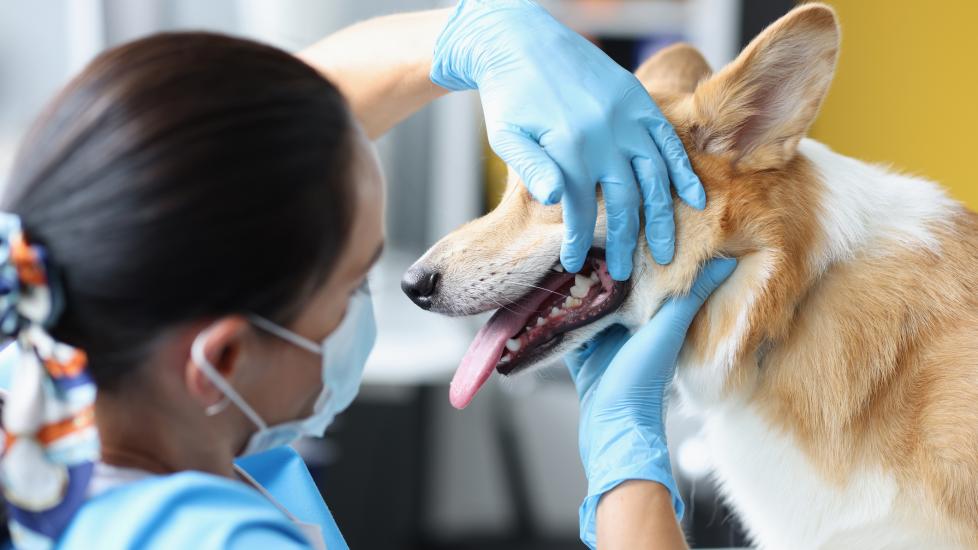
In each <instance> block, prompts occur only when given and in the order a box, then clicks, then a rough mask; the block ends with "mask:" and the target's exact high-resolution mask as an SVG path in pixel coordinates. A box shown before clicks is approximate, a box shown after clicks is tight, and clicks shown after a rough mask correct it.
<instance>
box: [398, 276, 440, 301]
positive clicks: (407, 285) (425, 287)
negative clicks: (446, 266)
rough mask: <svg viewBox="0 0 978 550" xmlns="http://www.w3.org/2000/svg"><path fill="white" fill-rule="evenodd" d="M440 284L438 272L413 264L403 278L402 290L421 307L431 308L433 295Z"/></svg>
mask: <svg viewBox="0 0 978 550" xmlns="http://www.w3.org/2000/svg"><path fill="white" fill-rule="evenodd" d="M437 286H438V272H437V271H434V270H430V269H425V268H424V267H421V266H411V268H410V269H408V270H407V272H406V273H405V274H404V278H402V279H401V290H403V291H404V294H407V296H408V298H410V299H411V301H412V302H414V303H416V304H418V306H419V307H421V309H431V296H432V295H433V294H434V293H435V288H436V287H437Z"/></svg>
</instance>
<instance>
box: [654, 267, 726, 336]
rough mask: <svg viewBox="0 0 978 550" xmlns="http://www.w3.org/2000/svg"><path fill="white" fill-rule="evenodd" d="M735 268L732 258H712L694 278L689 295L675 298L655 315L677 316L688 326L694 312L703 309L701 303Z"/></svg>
mask: <svg viewBox="0 0 978 550" xmlns="http://www.w3.org/2000/svg"><path fill="white" fill-rule="evenodd" d="M736 268H737V260H734V259H733V258H714V259H712V260H710V261H709V262H707V264H706V265H705V266H703V269H701V270H700V273H699V275H697V277H696V281H694V282H693V286H692V288H691V289H690V291H689V293H688V294H686V295H684V296H678V297H675V298H673V299H671V300H669V301H668V302H666V304H665V305H663V306H662V308H661V309H660V310H659V313H656V316H659V314H660V313H663V312H665V313H666V315H677V316H679V317H680V318H681V319H682V320H683V321H684V322H685V324H686V325H687V326H688V325H689V323H691V322H692V321H693V317H694V316H695V315H696V312H697V311H699V309H700V308H701V307H703V303H704V302H706V299H707V298H709V297H710V295H711V294H713V291H714V290H716V289H717V287H719V286H720V285H721V284H723V282H724V281H725V280H727V277H729V276H730V274H731V273H733V272H734V270H735V269H736Z"/></svg>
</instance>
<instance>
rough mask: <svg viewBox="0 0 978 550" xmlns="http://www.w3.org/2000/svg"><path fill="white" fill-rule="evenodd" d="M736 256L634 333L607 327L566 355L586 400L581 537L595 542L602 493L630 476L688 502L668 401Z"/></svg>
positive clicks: (718, 263)
mask: <svg viewBox="0 0 978 550" xmlns="http://www.w3.org/2000/svg"><path fill="white" fill-rule="evenodd" d="M736 265H737V262H736V261H735V260H731V259H714V260H711V261H710V262H709V263H707V264H706V266H705V267H704V268H703V270H702V271H701V272H700V274H699V276H698V277H697V279H696V282H695V283H694V284H693V287H692V289H691V290H690V292H689V294H687V295H685V296H680V297H676V298H672V299H670V300H668V301H666V302H665V303H664V304H663V305H662V307H661V308H660V309H659V311H658V312H657V313H656V314H655V316H654V317H652V320H651V321H649V322H648V323H647V324H646V325H645V326H643V327H642V328H640V329H639V330H638V331H637V332H636V333H635V334H634V335H630V334H629V333H628V331H627V330H626V329H625V328H624V327H622V326H621V325H615V326H612V327H611V328H609V329H608V330H606V331H604V332H602V333H601V334H600V335H598V337H596V338H595V339H594V340H592V341H591V342H589V343H588V344H586V345H585V346H583V347H582V348H581V349H580V350H578V351H577V352H574V353H572V354H570V355H568V356H567V357H566V358H565V361H566V362H567V366H568V368H569V369H570V372H571V376H572V377H573V379H574V384H575V386H576V387H577V393H578V396H579V397H580V399H581V423H580V438H579V445H580V450H581V460H582V461H583V463H584V470H585V472H586V473H587V478H588V492H587V497H586V498H585V499H584V503H583V504H582V505H581V509H580V523H581V540H582V541H584V543H585V544H587V545H588V546H590V547H591V548H594V547H595V544H596V539H595V537H596V526H595V518H596V516H597V509H598V501H599V500H600V498H601V496H602V495H603V494H604V493H606V492H608V491H610V490H611V489H613V488H614V487H616V486H617V485H618V484H620V483H622V482H624V481H627V480H629V479H645V480H651V481H657V482H659V483H661V484H662V485H664V486H665V487H666V488H667V489H668V490H669V492H670V493H671V494H672V500H673V506H674V508H675V510H676V516H677V517H678V518H682V514H683V502H682V499H681V498H680V496H679V491H678V490H677V489H676V482H675V480H674V479H673V477H672V467H671V465H670V463H669V451H668V449H667V447H666V435H665V424H664V417H665V399H666V394H667V392H668V390H669V386H670V384H671V382H672V378H673V375H674V374H675V371H676V358H677V357H678V355H679V350H680V349H681V348H682V346H683V341H684V340H685V338H686V330H687V329H688V328H689V324H690V323H691V322H692V321H693V317H694V316H695V315H696V312H697V311H699V309H700V307H701V306H702V305H703V302H704V301H706V298H707V297H708V296H709V295H710V294H711V293H712V292H713V290H715V289H716V288H717V287H718V286H720V283H722V282H723V281H724V280H725V279H726V278H727V277H728V276H729V275H730V274H731V273H732V272H733V270H734V268H735V267H736Z"/></svg>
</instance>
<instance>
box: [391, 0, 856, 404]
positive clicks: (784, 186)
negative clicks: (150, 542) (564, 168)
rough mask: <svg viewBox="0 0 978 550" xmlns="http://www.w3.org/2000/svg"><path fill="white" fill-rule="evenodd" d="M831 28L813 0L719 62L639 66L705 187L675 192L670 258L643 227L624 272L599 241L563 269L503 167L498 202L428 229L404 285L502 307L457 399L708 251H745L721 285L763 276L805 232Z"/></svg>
mask: <svg viewBox="0 0 978 550" xmlns="http://www.w3.org/2000/svg"><path fill="white" fill-rule="evenodd" d="M838 42H839V32H838V25H837V23H836V19H835V15H834V13H833V12H832V10H831V9H830V8H828V7H826V6H823V5H816V4H809V5H805V6H802V7H799V8H797V9H795V10H793V11H792V12H791V13H789V14H788V15H786V16H785V17H783V18H782V19H781V20H779V21H777V22H776V23H774V24H773V25H771V26H770V27H769V28H768V29H767V30H765V31H764V32H763V33H762V34H761V35H759V36H758V37H757V38H756V39H754V41H753V42H751V44H750V45H749V46H748V47H747V48H746V49H745V50H744V51H743V52H742V53H741V54H740V56H739V57H738V58H737V59H736V60H735V61H733V62H732V63H731V64H729V65H728V66H726V67H725V68H723V69H722V70H721V71H719V72H718V73H716V74H711V71H710V68H709V66H708V65H707V63H706V62H705V61H704V59H703V57H702V56H701V55H700V54H699V53H698V52H697V51H696V50H695V49H693V48H692V47H690V46H686V45H677V46H673V47H670V48H667V49H665V50H663V51H661V52H659V53H658V54H656V55H655V56H653V57H652V58H650V59H649V60H648V61H646V62H645V63H644V64H643V65H642V66H641V67H640V68H639V70H638V71H637V72H636V76H637V77H638V78H639V80H640V81H641V82H642V83H643V84H644V85H645V87H646V88H647V90H648V91H649V93H650V94H651V95H652V97H653V99H654V100H655V101H656V103H657V104H658V105H659V106H660V108H661V109H662V111H663V113H665V115H666V116H667V118H668V119H669V120H670V122H672V124H673V126H674V127H675V129H676V132H677V133H678V135H679V136H680V138H681V139H682V140H683V142H684V143H685V145H686V147H687V150H688V152H689V156H690V160H691V162H692V165H693V167H694V169H695V171H696V172H697V174H698V175H699V176H700V179H701V180H702V182H703V184H704V187H705V188H706V192H707V203H708V204H707V207H706V209H705V210H704V211H696V210H694V209H692V208H689V207H687V206H686V205H685V204H684V203H682V202H681V201H679V200H678V199H677V200H676V201H675V219H676V236H677V248H676V255H675V258H674V260H673V261H672V262H671V263H670V264H669V265H666V266H660V265H657V264H656V263H655V262H654V261H653V260H652V259H651V256H650V254H649V251H648V248H647V246H646V245H645V243H644V239H640V244H639V246H638V248H637V249H636V251H635V256H634V271H633V274H632V277H631V279H630V280H629V281H627V282H615V281H613V280H612V279H611V278H610V277H609V275H608V273H607V269H606V267H605V263H604V260H603V256H602V253H601V252H600V250H595V251H592V253H591V255H590V257H589V259H588V261H587V262H586V264H585V267H584V269H583V270H582V272H581V273H579V274H576V275H575V274H568V273H564V272H562V271H561V269H560V267H559V261H558V255H559V251H560V245H561V239H562V235H563V225H562V221H561V209H560V206H559V205H556V206H543V205H541V204H539V203H537V202H535V201H534V200H533V199H532V198H531V197H530V195H529V194H528V193H527V191H526V190H525V188H524V186H523V185H522V183H521V182H520V181H519V180H518V178H516V177H515V176H514V175H512V173H511V175H510V178H509V184H508V186H507V189H506V191H505V194H504V196H503V198H502V202H501V203H500V204H499V206H498V207H497V208H496V209H495V210H493V211H492V212H490V213H489V214H487V215H486V216H484V217H482V218H479V219H477V220H475V221H472V222H470V223H468V224H466V225H464V226H462V227H461V228H459V229H457V230H456V231H454V232H453V233H451V234H450V235H448V236H447V237H445V238H443V239H442V240H440V241H439V242H438V243H436V244H435V245H434V246H433V247H432V248H431V249H430V250H429V251H428V252H427V253H426V254H425V255H424V256H423V257H422V258H421V259H419V260H418V261H417V262H416V263H415V264H414V265H413V266H412V267H411V268H410V269H409V270H408V272H407V274H406V275H405V278H404V282H403V285H402V286H403V288H404V290H405V291H406V292H407V293H408V295H409V296H410V297H411V298H412V299H413V300H414V301H415V302H416V303H417V304H418V305H420V306H421V307H424V308H425V309H430V310H431V311H435V312H438V313H443V314H447V315H471V314H476V313H480V312H484V311H489V310H498V311H497V312H496V314H495V315H493V317H492V319H491V320H490V321H489V322H488V323H487V324H486V326H485V327H483V329H482V330H481V331H480V332H479V334H478V336H477V337H476V339H475V341H474V342H473V343H472V345H471V347H470V349H469V351H468V353H467V354H466V356H465V357H464V358H463V360H462V364H461V366H460V367H459V370H458V372H457V373H456V376H455V380H454V381H453V383H452V394H451V398H452V403H453V404H454V405H456V406H458V407H462V406H465V405H466V404H467V403H468V402H469V401H470V400H471V399H472V397H473V396H474V395H475V393H476V392H477V391H478V388H479V387H480V386H481V384H482V383H483V382H484V381H485V380H486V379H487V378H488V377H489V376H490V375H491V373H492V371H493V370H497V371H499V372H500V373H502V374H511V373H514V372H517V371H522V370H526V369H529V368H531V367H534V366H537V365H541V364H544V363H548V362H552V361H553V360H554V359H555V358H556V357H558V356H560V355H562V354H564V353H566V352H568V351H570V350H572V349H574V348H576V347H578V346H580V345H581V344H582V343H584V342H585V341H587V340H588V339H590V338H592V337H593V336H595V335H596V334H597V333H598V332H600V331H601V330H602V329H604V328H606V327H607V326H609V325H611V324H613V323H623V324H625V325H627V326H631V327H634V326H638V325H640V324H642V323H644V322H646V321H647V320H648V319H650V318H651V317H652V315H653V314H654V313H655V312H656V310H657V309H658V308H659V306H660V305H661V303H662V301H663V300H664V299H665V298H666V297H668V296H670V295H675V294H681V293H684V292H687V291H688V289H689V287H690V285H691V284H692V281H693V280H694V279H695V276H696V274H697V271H698V269H699V267H700V266H701V265H702V264H703V263H704V262H705V261H706V260H708V259H709V258H711V257H713V256H717V255H728V256H734V257H740V258H742V260H741V262H740V265H739V267H738V270H737V271H738V272H737V273H735V274H734V276H732V277H731V279H730V280H729V281H728V282H727V285H728V286H730V285H731V284H734V285H737V284H746V281H748V280H752V279H757V278H767V279H769V278H770V276H771V274H770V273H762V271H765V270H769V269H770V265H771V261H770V260H771V255H772V254H778V253H780V254H783V255H785V256H788V255H791V254H793V253H795V252H797V251H794V250H792V249H793V248H798V247H802V246H804V243H805V242H806V239H807V240H809V241H810V240H811V238H812V237H811V235H809V234H808V233H810V228H808V229H806V223H804V222H803V221H802V220H800V219H799V220H793V219H791V218H792V217H796V216H797V217H799V218H802V219H804V218H805V217H806V216H805V215H804V213H803V212H802V213H798V212H797V209H798V208H802V209H804V208H806V207H805V204H804V203H805V196H806V193H809V192H813V191H811V190H809V189H807V187H810V185H809V183H808V182H810V181H811V179H812V178H811V174H810V173H808V172H810V168H808V166H807V164H806V163H805V162H804V161H803V160H802V159H799V156H798V155H797V154H796V153H797V147H798V144H799V141H800V140H801V139H802V138H803V137H804V136H805V134H806V132H807V130H808V128H809V126H810V125H811V123H812V121H813V119H814V118H815V115H816V113H817V111H818V107H819V105H820V104H821V102H822V99H823V98H824V96H825V94H826V92H827V90H828V86H829V83H830V81H831V78H832V74H833V72H834V69H835V61H836V57H837V52H838ZM599 212H600V214H599V218H598V223H597V227H596V229H595V234H594V242H595V243H602V242H604V239H605V236H606V235H605V220H604V208H603V206H600V205H599ZM754 256H757V257H759V256H763V257H764V261H763V262H761V261H756V262H755V261H751V260H750V258H751V257H754ZM738 281H739V283H738ZM718 294H722V293H718ZM726 294H728V295H729V294H730V292H729V291H727V293H726ZM717 296H718V295H714V298H713V300H714V301H715V300H717ZM741 301H743V297H741ZM728 309H729V308H728ZM737 315H738V313H737V312H734V311H726V312H724V311H719V310H718V311H716V312H714V313H711V314H710V315H709V317H710V322H711V324H714V325H716V326H714V327H712V328H709V329H706V328H702V327H699V328H698V327H697V326H694V327H693V330H692V332H691V333H690V338H691V339H692V338H695V337H696V336H697V330H699V331H700V332H701V333H702V334H700V336H701V340H706V339H707V338H708V337H712V338H713V339H716V338H718V337H721V336H722V334H723V333H724V331H726V332H727V333H729V332H730V331H731V330H733V327H732V325H735V324H736V323H737V321H736V319H737ZM701 317H702V315H701ZM698 321H699V320H698ZM699 324H701V325H702V324H703V323H699ZM724 327H726V328H724ZM745 337H746V336H745ZM688 345H689V341H688V342H687V346H688ZM697 345H698V344H697ZM702 345H703V346H706V345H707V344H705V343H703V344H702Z"/></svg>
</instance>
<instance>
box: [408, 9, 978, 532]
mask: <svg viewBox="0 0 978 550" xmlns="http://www.w3.org/2000/svg"><path fill="white" fill-rule="evenodd" d="M839 43H840V30H839V25H838V22H837V19H836V16H835V13H834V12H833V10H832V9H831V8H829V7H827V6H825V5H821V4H805V5H802V6H800V7H797V8H795V9H794V10H793V11H791V12H790V13H788V14H787V15H785V16H784V17H782V18H781V19H780V20H778V21H776V22H775V23H773V24H772V25H771V26H770V27H768V28H767V29H766V30H765V31H764V32H762V33H761V34H760V35H759V36H757V37H756V38H755V39H754V40H753V41H752V42H751V43H750V44H749V45H748V46H747V47H746V48H745V49H744V51H743V52H741V54H740V55H739V57H737V59H736V60H734V61H733V62H732V63H730V64H729V65H727V66H726V67H724V68H723V69H722V70H720V71H719V72H716V73H713V72H712V71H711V70H710V68H709V66H708V65H707V63H706V62H705V61H704V60H703V58H702V56H701V55H700V54H699V53H698V52H697V51H696V50H695V49H693V48H692V47H690V46H687V45H675V46H672V47H669V48H667V49H665V50H663V51H660V52H659V53H657V54H656V55H654V56H653V57H652V58H650V59H649V60H647V61H646V62H645V63H644V64H643V65H642V66H641V67H640V68H639V69H638V71H637V72H636V76H637V77H638V79H639V80H640V81H641V82H642V83H643V85H645V87H646V89H647V90H648V91H649V93H650V94H651V96H652V97H653V99H654V100H655V101H656V103H657V104H658V105H659V106H660V108H661V109H662V111H663V113H664V114H665V115H666V117H667V118H668V119H669V120H670V122H671V123H672V124H673V126H674V127H675V129H676V132H677V134H678V135H679V136H680V138H681V139H682V140H683V142H684V144H685V145H686V147H687V150H688V152H689V156H690V160H691V163H692V166H693V168H694V170H695V171H696V173H697V174H698V175H699V177H700V179H701V180H702V182H703V185H704V187H705V189H706V192H707V197H708V198H707V203H708V204H707V207H706V209H705V210H704V211H696V210H694V209H692V208H690V207H688V206H686V205H685V204H683V203H681V202H679V201H678V200H676V201H675V220H676V234H677V249H676V255H675V259H674V260H673V261H672V262H671V263H670V264H669V265H665V266H660V265H657V264H656V263H655V262H653V261H652V260H651V256H650V254H649V251H648V249H647V247H646V246H645V244H644V242H642V243H640V245H639V247H638V249H637V250H636V252H635V256H634V265H635V268H634V271H633V274H632V277H631V278H630V280H629V281H627V282H616V281H614V280H612V279H611V278H610V277H609V276H608V273H607V268H606V266H605V263H604V260H603V257H602V254H601V252H600V250H594V251H592V253H591V255H590V256H589V258H588V261H587V262H586V264H585V267H584V269H583V270H582V271H581V273H578V274H569V273H564V272H562V270H561V268H560V267H559V265H560V264H559V262H558V254H559V250H560V243H561V238H562V231H563V227H562V223H561V210H560V206H559V205H556V206H543V205H541V204H539V203H537V202H535V201H533V200H532V198H531V197H530V195H529V194H528V193H527V191H526V190H525V189H524V186H523V185H522V184H521V183H520V182H519V180H518V179H517V178H516V177H515V176H513V175H512V174H511V175H510V179H509V182H508V186H507V189H506V191H505V193H504V196H503V198H502V201H501V203H500V204H499V206H498V207H497V208H496V209H494V210H493V211H492V212H490V213H489V214H487V215H486V216H484V217H482V218H479V219H477V220H475V221H472V222H470V223H468V224H466V225H464V226H462V227H461V228H459V229H458V230H456V231H454V232H453V233H451V234H450V235H448V236H446V237H445V238H443V239H442V240H440V241H439V242H438V243H436V244H435V245H434V246H433V247H432V248H431V249H430V250H429V251H428V252H427V253H426V254H425V255H424V256H423V257H422V258H420V259H419V260H418V261H417V262H416V263H415V264H414V265H413V266H412V267H411V268H410V269H409V270H408V272H407V274H406V275H405V280H404V284H403V286H404V288H405V290H406V291H408V293H409V295H411V297H412V299H414V300H415V301H416V302H417V303H418V304H419V305H421V306H422V307H425V308H427V309H430V310H431V311H434V312H438V313H442V314H447V315H471V314H476V313H480V312H485V311H490V310H494V309H498V311H497V312H496V313H495V314H494V315H493V317H492V318H491V319H490V320H489V322H488V323H487V324H486V326H485V327H483V329H482V330H481V331H480V332H479V334H478V335H477V336H476V339H475V341H474V342H473V343H472V346H471V348H470V349H469V352H468V353H467V354H466V356H465V357H464V358H463V359H462V363H461V365H460V367H459V370H458V373H457V374H456V377H455V379H454V380H453V383H452V388H451V396H450V397H451V400H452V403H453V404H455V405H456V406H458V407H462V406H464V405H466V404H467V403H468V402H469V401H470V400H471V399H472V398H473V397H474V395H475V392H476V391H477V390H478V387H479V386H480V385H481V384H482V383H483V382H484V381H485V380H486V379H487V378H488V377H489V376H490V375H491V374H492V372H493V371H494V370H495V371H497V372H499V373H501V374H504V375H508V374H513V373H516V372H523V371H527V370H530V369H533V368H534V367H536V366H539V365H543V364H548V363H552V362H554V361H555V360H557V359H559V357H560V356H562V355H563V354H565V353H566V352H568V351H571V350H572V349H574V348H577V347H579V346H580V345H581V344H583V343H584V342H586V341H588V340H589V339H591V338H592V337H594V336H595V335H597V334H598V333H599V332H600V331H602V330H603V329H605V328H606V327H608V326H609V325H611V324H614V323H621V324H624V325H626V326H628V327H631V328H636V327H639V326H641V325H642V324H643V323H645V322H647V321H648V320H649V319H650V318H651V317H652V315H653V314H654V313H655V312H656V310H657V309H658V307H659V306H660V305H661V304H662V303H663V300H665V299H666V298H667V297H669V296H673V295H681V294H683V293H685V292H688V290H689V288H690V286H691V284H692V281H693V280H694V278H695V276H696V274H697V271H698V269H699V267H700V266H701V265H702V264H703V263H704V262H705V261H707V260H708V259H710V258H711V257H715V256H730V257H735V258H737V259H738V260H739V262H738V266H737V269H736V271H735V272H734V273H733V274H732V275H731V276H730V278H729V279H728V280H727V281H726V282H725V283H724V284H723V285H722V286H721V287H720V288H719V289H718V290H717V291H716V292H714V293H713V295H712V296H711V297H710V298H709V300H708V301H707V302H706V304H705V305H704V307H703V308H702V309H701V311H700V312H699V313H698V315H697V316H696V318H695V319H694V322H693V324H692V326H691V327H690V329H689V332H688V334H687V338H686V342H685V344H684V347H683V349H682V352H681V354H680V357H679V362H678V366H677V375H676V383H675V388H676V392H677V393H678V397H679V398H680V400H681V402H682V404H683V406H684V407H686V408H687V409H689V410H691V411H693V412H695V413H697V414H699V415H701V416H702V418H703V421H704V428H703V429H704V434H705V438H706V440H707V442H708V444H709V446H710V449H711V453H712V459H713V462H714V464H715V472H714V473H715V476H716V478H717V481H718V486H719V487H720V490H721V493H722V494H723V496H724V498H725V499H726V500H727V501H728V502H729V503H730V505H731V506H732V507H733V509H734V510H735V511H736V513H737V515H738V516H739V517H740V519H741V520H742V523H743V524H744V526H745V529H746V530H747V531H748V534H749V536H750V537H751V538H752V540H753V541H754V543H755V544H756V545H757V546H758V547H760V548H774V549H803V548H860V549H866V548H888V549H890V548H914V549H920V548H968V547H972V548H973V547H978V215H976V214H974V213H972V212H970V211H968V210H967V209H966V208H965V207H963V206H962V205H961V204H959V203H957V202H955V201H953V200H951V199H950V198H948V197H947V196H946V195H945V193H944V191H942V189H941V188H940V187H939V186H937V185H935V184H933V183H931V182H929V181H925V180H923V179H919V178H914V177H908V176H906V175H901V174H897V173H893V172H891V171H888V170H887V169H885V168H883V167H879V166H874V165H870V164H866V163H864V162H861V161H858V160H855V159H852V158H847V157H845V156H842V155H840V154H838V153H836V152H833V151H832V150H830V149H829V148H828V147H826V146H825V145H822V144H819V143H817V142H815V141H813V140H811V139H808V138H806V137H805V136H806V133H807V131H808V129H809V127H810V126H811V124H812V121H813V120H814V119H815V116H816V114H817V113H818V110H819V107H820V105H821V103H822V100H823V98H824V97H825V95H826V93H827V91H828V89H829V85H830V83H831V80H832V77H833V73H834V71H835V65H836V60H837V58H838V53H839ZM896 85H898V84H896ZM893 116H900V115H899V113H894V114H893ZM599 210H603V208H600V207H599ZM594 236H595V241H594V242H595V243H601V242H603V240H604V238H605V236H606V230H605V225H604V218H603V213H602V216H601V217H599V220H598V226H597V228H596V230H595V234H594ZM641 240H642V239H640V241H641Z"/></svg>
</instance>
